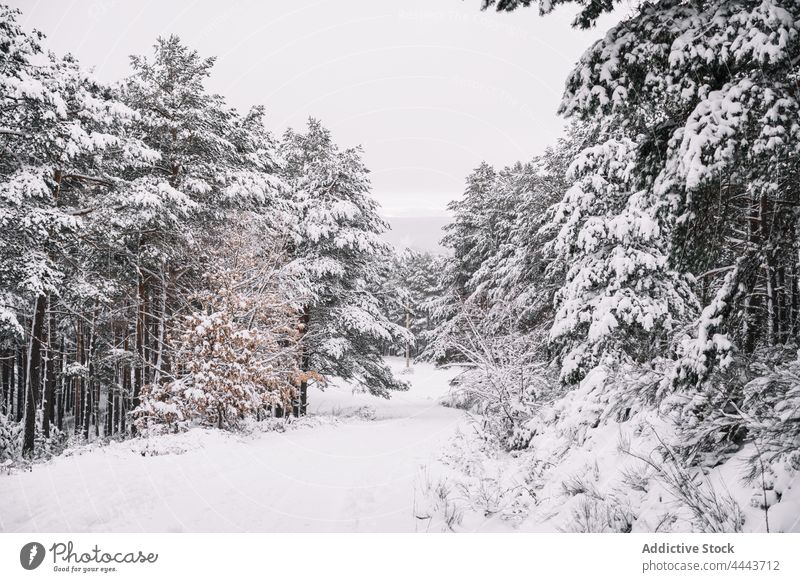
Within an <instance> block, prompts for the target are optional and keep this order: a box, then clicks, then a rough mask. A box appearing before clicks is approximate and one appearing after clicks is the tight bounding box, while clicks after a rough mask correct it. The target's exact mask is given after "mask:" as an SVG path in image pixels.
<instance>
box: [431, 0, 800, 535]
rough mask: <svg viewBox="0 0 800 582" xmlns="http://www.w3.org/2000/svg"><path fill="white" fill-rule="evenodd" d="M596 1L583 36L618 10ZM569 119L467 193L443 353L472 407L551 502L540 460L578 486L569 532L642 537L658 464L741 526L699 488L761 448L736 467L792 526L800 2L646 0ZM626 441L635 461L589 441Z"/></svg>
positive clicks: (582, 81) (444, 287)
mask: <svg viewBox="0 0 800 582" xmlns="http://www.w3.org/2000/svg"><path fill="white" fill-rule="evenodd" d="M566 1H567V0H563V1H558V2H545V1H542V2H533V1H531V2H528V1H516V0H513V1H499V2H495V1H493V0H487V1H485V2H484V8H494V9H497V10H499V11H509V12H512V11H514V10H516V9H517V8H519V9H524V8H526V7H529V6H533V7H538V9H539V11H540V12H542V13H543V14H545V13H548V12H550V11H551V10H553V9H554V7H555V6H556V5H557V4H562V3H564V2H566ZM578 4H579V5H580V6H579V7H578V8H579V14H578V17H577V19H576V21H575V25H576V26H579V27H588V26H592V25H594V24H595V22H596V20H597V18H598V16H599V15H600V14H603V13H604V12H607V11H610V10H613V9H614V5H615V3H613V2H606V1H597V2H595V1H594V0H591V1H588V2H578ZM514 16H515V15H508V17H509V18H513V17H514ZM560 113H561V114H562V115H564V116H565V117H566V118H567V119H568V120H569V123H570V125H569V131H568V134H567V136H566V137H565V138H563V139H561V140H559V141H558V143H555V144H553V145H552V147H551V148H550V149H548V150H547V152H546V153H544V154H543V155H541V156H538V157H536V158H534V159H533V160H531V161H529V162H526V163H518V164H515V165H511V166H509V167H506V168H503V169H496V168H493V167H491V166H490V165H488V164H482V165H481V166H479V167H477V168H476V169H475V171H474V172H473V173H472V174H471V175H470V176H469V177H468V179H467V186H466V190H465V192H464V195H463V197H462V198H461V199H459V200H457V201H454V202H453V203H452V204H451V206H450V209H451V212H452V214H453V216H454V220H453V222H452V224H450V225H449V226H448V227H447V229H448V233H447V234H446V237H445V239H444V240H443V243H444V244H445V245H446V246H448V247H449V248H450V249H451V250H452V256H451V257H450V258H448V259H447V260H446V262H445V265H444V266H443V268H442V269H441V271H442V272H443V276H442V277H440V279H439V283H438V289H439V292H438V296H437V297H435V298H433V299H432V300H430V301H428V303H427V307H428V310H429V313H430V316H431V317H432V319H433V320H434V321H435V322H436V325H435V329H434V331H433V332H432V333H429V334H427V340H426V346H425V353H424V355H425V356H427V357H429V358H432V359H434V360H436V361H439V362H444V363H447V362H450V363H460V364H462V365H464V366H466V367H467V369H468V372H466V373H465V374H464V375H463V376H462V378H461V379H460V381H459V394H458V395H457V396H455V397H454V404H456V405H459V406H464V407H466V408H469V409H471V410H472V411H474V412H477V413H479V414H480V417H479V418H480V419H481V420H480V422H479V423H477V424H476V427H477V430H479V431H480V432H481V433H482V434H483V435H484V437H485V439H486V440H487V441H492V442H494V443H495V444H496V446H497V448H498V449H500V450H506V451H509V450H517V451H519V450H524V451H526V455H527V454H528V452H530V455H531V459H532V460H530V463H531V465H530V466H529V467H528V473H526V475H524V476H522V477H520V480H521V481H522V482H524V483H526V485H524V486H523V487H528V486H529V487H530V490H531V491H534V493H533V494H532V495H534V496H541V495H542V493H541V491H538V490H537V487H536V486H534V484H532V483H533V482H534V481H536V479H534V478H532V477H530V475H531V474H537V475H539V476H540V479H539V482H540V483H541V484H542V487H545V488H546V487H549V486H550V485H544V483H546V482H547V481H548V479H549V481H551V482H552V481H557V482H559V483H561V482H562V481H563V483H564V486H563V491H561V492H559V494H558V496H557V497H558V499H560V500H561V501H560V502H559V505H556V504H554V505H550V506H548V507H550V509H551V510H552V514H556V513H558V512H559V511H562V506H563V507H570V508H571V509H574V510H575V512H576V514H575V515H573V516H572V518H571V522H570V525H569V527H577V526H575V524H577V523H582V524H583V527H584V528H585V529H586V530H591V531H600V530H604V531H605V530H613V531H630V528H631V527H633V524H634V523H635V522H636V517H635V515H634V514H635V513H636V511H635V510H631V512H630V514H629V515H621V513H620V511H621V510H620V509H619V508H620V507H621V506H624V505H625V504H623V503H622V501H621V500H622V499H624V500H625V503H628V501H629V500H630V499H633V497H635V495H632V494H631V491H632V487H633V488H634V489H635V488H636V487H638V488H639V491H645V488H643V487H644V486H642V485H641V483H639V485H636V486H635V487H634V486H633V485H631V484H630V483H629V481H630V475H628V476H627V477H626V476H625V475H623V473H624V471H625V470H627V468H625V466H626V465H627V461H626V458H628V459H630V458H632V456H637V455H638V457H642V458H641V459H638V457H637V459H638V460H639V461H642V463H643V464H642V463H640V466H639V468H641V467H644V471H645V472H646V473H647V472H649V473H648V474H649V475H650V476H651V477H652V476H653V475H655V477H657V478H659V479H660V480H661V481H662V482H666V483H668V484H669V486H668V487H667V489H669V490H670V493H671V494H674V495H677V496H678V497H680V498H681V499H682V501H683V502H685V503H684V505H685V506H686V507H689V506H692V507H694V509H695V518H693V519H694V520H695V521H694V522H693V526H692V527H696V528H698V529H703V530H704V531H722V530H725V531H728V530H736V529H739V528H741V527H742V524H741V523H740V522H739V520H738V517H733V516H735V515H738V513H736V512H735V511H734V510H733V508H734V505H730V506H726V507H725V508H723V509H720V507H721V506H720V505H716V509H713V510H712V508H711V506H712V505H715V504H716V503H717V502H716V501H714V502H713V503H712V501H710V500H712V499H717V500H718V499H719V498H720V497H721V496H720V497H716V498H715V497H714V495H715V494H714V493H713V491H711V490H710V489H709V488H705V489H703V490H702V491H701V490H700V489H698V488H697V487H699V486H697V485H696V483H699V482H703V478H702V475H703V473H704V472H708V471H709V470H710V469H711V468H714V467H718V466H721V465H723V464H724V463H726V462H727V461H728V460H730V459H732V458H733V457H734V456H735V455H737V454H739V453H741V452H743V451H744V452H745V453H746V457H747V462H746V463H745V465H744V470H742V469H741V467H739V468H737V469H736V470H735V471H734V473H735V474H738V475H740V476H742V475H743V476H744V478H745V481H746V482H748V483H753V482H754V481H755V482H757V483H758V487H759V491H758V495H757V497H758V499H756V500H754V501H753V502H752V503H753V504H754V507H759V508H761V509H762V510H763V511H764V514H765V516H766V517H767V526H766V529H767V530H769V519H768V510H769V508H770V507H771V506H773V505H775V504H776V503H777V502H778V500H780V499H781V496H782V495H783V494H784V493H787V492H788V488H790V487H791V485H790V484H789V483H790V482H791V479H790V476H791V475H795V474H796V472H797V470H798V469H800V360H799V359H798V354H799V353H800V352H799V351H798V349H799V348H800V344H799V343H798V340H800V240H799V239H798V208H799V207H800V3H799V2H797V1H796V0H708V1H706V0H702V1H692V2H686V1H684V0H658V1H653V2H644V3H640V4H638V5H637V6H636V7H635V8H631V13H630V14H629V15H627V16H624V17H623V18H622V19H621V22H620V23H619V24H618V25H616V26H614V27H613V28H612V29H611V30H609V31H608V32H607V33H606V34H605V35H604V36H603V37H602V38H601V39H600V40H598V41H597V42H596V43H595V44H594V45H592V46H591V47H590V48H589V49H588V50H587V51H586V52H585V53H584V55H583V56H582V58H581V59H580V61H579V62H578V63H577V65H576V66H575V68H574V70H573V71H572V72H571V74H570V75H569V76H568V78H567V80H566V87H565V91H564V95H563V99H562V101H561V105H560ZM609 427H613V431H612V432H609ZM626 430H630V431H632V432H631V434H632V435H633V437H631V438H632V440H631V438H629V437H627V436H626V437H624V438H623V437H622V436H621V435H623V434H624V432H625V431H626ZM614 431H617V432H616V433H614ZM609 434H615V435H616V436H615V437H614V438H620V439H623V440H625V442H624V443H621V444H620V450H624V452H625V453H627V457H626V456H625V455H622V456H621V457H614V458H613V460H612V461H610V460H609V458H600V457H598V456H594V455H596V454H598V453H595V452H590V451H591V449H592V448H593V447H596V448H598V447H600V444H599V443H598V440H597V439H598V437H599V435H604V436H603V437H602V438H608V435H609ZM601 440H602V439H601ZM555 443H559V444H558V446H556V445H555ZM637 447H639V448H642V447H644V448H645V450H644V452H642V451H639V452H637V451H636V449H637ZM487 454H489V453H487ZM468 455H472V456H475V455H476V453H475V451H474V450H473V451H471V452H470V453H468ZM570 455H572V457H574V458H575V459H577V458H578V456H580V455H583V457H581V459H582V460H581V461H580V463H578V462H577V461H576V462H574V463H571V462H570V460H569V458H572V457H570ZM489 456H490V457H493V456H494V453H491V454H489ZM534 457H535V458H534ZM519 458H522V457H519ZM525 458H528V457H525ZM648 462H649V465H648V464H647V463H648ZM464 464H465V465H467V468H466V469H465V470H464V473H465V475H467V477H466V479H467V480H469V479H472V474H473V473H474V472H475V464H474V463H472V464H470V463H469V462H468V461H466V460H464ZM522 464H523V463H522V462H521V461H517V465H522ZM546 464H550V466H551V467H552V470H550V471H549V473H548V471H545V470H543V469H542V467H543V466H545V465H546ZM559 465H563V471H577V472H578V474H571V475H568V474H566V473H563V472H562V473H559V472H558V471H559V469H558V467H559ZM697 468H700V469H702V471H701V472H700V473H692V471H693V470H695V469H697ZM637 470H638V469H637ZM592 474H594V475H595V477H594V482H591V483H589V485H586V484H585V483H583V479H584V477H583V475H592ZM545 475H549V477H548V476H545ZM692 475H694V477H692ZM698 475H700V477H697V476H698ZM626 478H628V481H626ZM575 481H581V484H580V486H577V485H575ZM586 481H587V482H590V481H593V480H592V478H589V477H586ZM646 481H647V479H644V482H646ZM615 482H616V483H618V484H619V490H614V489H613V487H614V486H615V485H614V483H615ZM638 482H639V481H637V483H638ZM517 485H518V484H517ZM479 486H480V484H477V483H476V484H475V487H476V490H477V488H478V487H479ZM495 486H496V487H498V488H499V485H495ZM604 487H605V488H606V489H607V490H606V491H601V489H602V488H604ZM703 487H705V484H704V485H703ZM464 489H466V487H464ZM517 490H518V489H517ZM545 490H546V489H545ZM537 491H538V492H537ZM565 491H569V492H571V494H570V495H566V497H567V498H570V499H573V498H580V499H581V501H580V504H579V505H577V504H576V505H571V503H572V501H570V502H569V503H567V502H565V501H563V499H564V498H565V494H564V492H565ZM477 497H478V494H477V493H476V498H477ZM762 497H763V499H762ZM537 499H538V498H537ZM698 499H702V500H704V501H708V504H707V505H703V503H700V502H698V501H697V500H698ZM538 502H539V501H538V500H534V501H531V504H532V505H536V504H537V503H538ZM640 502H641V499H639V498H637V501H636V502H635V503H634V505H635V504H636V503H640ZM476 503H477V501H476ZM514 503H516V501H514ZM632 503H633V502H632ZM511 505H513V503H512V504H511ZM513 506H514V507H516V506H515V505H513ZM786 507H789V508H790V505H789V504H787V505H786ZM486 511H487V512H488V513H493V512H496V511H497V509H496V508H494V509H491V508H490V509H487V510H486ZM786 511H790V509H787V510H786ZM509 513H510V514H514V512H513V511H511V510H509ZM514 515H516V514H514ZM703 515H711V516H712V517H707V518H704V517H702V516H703ZM725 515H727V517H725ZM587 516H588V517H587ZM647 518H648V519H653V520H654V516H653V515H652V513H651V514H650V515H648V516H647ZM450 519H452V515H450V516H449V517H448V520H450ZM703 520H706V521H703ZM715 520H716V521H715ZM448 523H449V521H448ZM665 523H669V521H668V520H667V521H666V522H665ZM787 523H788V522H787ZM657 525H658V523H657V521H655V520H654V521H653V522H652V523H650V524H648V525H646V526H642V525H641V524H640V526H639V527H643V528H644V529H648V530H652V529H654V528H656V527H657ZM662 526H663V523H662Z"/></svg>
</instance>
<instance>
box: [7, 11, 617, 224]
mask: <svg viewBox="0 0 800 582" xmlns="http://www.w3.org/2000/svg"><path fill="white" fill-rule="evenodd" d="M6 1H8V0H6ZM10 3H11V4H12V5H15V6H17V7H19V8H21V9H22V11H23V16H22V23H23V24H24V25H25V26H26V27H28V28H37V29H39V30H41V31H42V32H44V33H45V34H46V35H47V37H48V39H49V42H48V46H49V47H50V48H51V49H53V50H54V51H56V52H58V53H64V52H72V53H73V54H75V55H76V56H77V57H78V58H79V59H80V61H81V62H82V63H83V64H84V65H85V66H89V67H93V68H94V69H95V73H96V74H97V76H98V77H99V78H100V79H102V80H106V81H115V80H118V79H120V78H122V77H123V76H125V75H126V74H128V71H129V69H128V56H129V55H131V54H150V52H151V45H152V43H153V40H154V39H155V38H156V37H157V36H159V35H168V34H170V33H175V34H178V35H179V36H180V37H181V38H182V39H183V40H184V42H186V43H187V44H188V45H190V46H191V47H193V48H196V49H197V50H198V51H199V52H200V53H201V55H203V56H210V55H216V56H217V57H218V61H217V65H216V68H215V71H214V74H213V76H212V78H211V80H210V83H209V88H210V89H211V90H212V91H214V92H218V93H221V94H223V95H225V96H226V97H227V99H228V101H229V103H231V104H232V105H235V106H237V107H240V108H246V107H248V106H250V105H251V104H256V103H259V104H263V105H265V106H266V108H267V112H268V124H269V126H270V128H271V129H272V130H273V131H275V132H276V133H281V132H282V131H283V130H284V128H286V127H288V126H291V127H300V126H302V125H303V124H304V123H305V120H306V119H307V118H308V117H309V116H314V117H318V118H320V119H322V120H323V122H324V123H325V125H327V126H328V127H329V128H330V129H331V130H332V131H333V133H334V137H335V139H336V141H337V142H338V143H340V144H342V145H345V146H350V145H356V144H362V145H363V146H364V149H365V158H366V162H367V165H368V167H369V168H370V169H371V170H372V181H373V186H374V193H375V196H376V197H377V198H378V200H379V201H380V202H381V204H382V205H383V212H384V214H385V215H388V216H423V215H437V214H442V213H443V212H444V208H445V205H446V204H447V202H448V201H449V200H451V199H453V198H455V197H457V196H459V194H460V192H461V191H462V188H463V183H464V177H465V176H466V174H467V173H469V171H470V170H471V169H472V168H474V167H475V166H476V165H477V164H478V163H479V162H480V161H481V160H484V159H485V160H487V161H489V162H490V163H493V164H496V165H501V166H502V165H506V164H510V163H512V162H514V161H515V160H518V159H528V158H530V157H532V156H534V155H536V154H538V153H541V152H542V151H543V149H544V148H545V147H546V146H547V145H548V144H550V143H552V142H553V141H554V140H555V139H556V138H557V137H558V136H559V135H560V133H561V132H562V130H563V125H564V124H563V120H562V119H560V118H558V117H557V116H556V113H555V112H556V108H557V106H558V102H559V98H560V96H561V91H562V87H563V83H564V79H565V78H566V75H567V73H568V72H569V70H570V69H571V67H572V65H573V64H574V63H575V61H576V60H577V59H578V58H579V57H580V55H581V53H582V52H583V50H584V49H585V48H586V47H588V46H589V45H590V44H591V42H592V41H594V40H595V39H596V38H599V36H600V35H601V34H602V32H603V31H604V30H606V29H607V28H608V27H609V26H610V23H611V18H606V19H604V20H602V21H601V22H600V25H599V27H598V29H595V30H591V31H588V32H585V31H576V30H573V29H572V28H570V26H569V22H570V21H571V19H572V17H573V15H574V9H573V8H572V7H567V8H565V9H562V10H558V11H557V12H556V13H555V14H553V15H550V16H547V17H539V16H538V14H537V13H536V11H535V10H521V11H518V12H516V13H513V14H495V13H491V12H481V11H480V10H479V4H480V2H479V0H268V1H263V0H262V1H256V0H223V1H220V0H192V1H172V0H171V1H165V0H27V1H24V2H20V1H15V0H11V1H10Z"/></svg>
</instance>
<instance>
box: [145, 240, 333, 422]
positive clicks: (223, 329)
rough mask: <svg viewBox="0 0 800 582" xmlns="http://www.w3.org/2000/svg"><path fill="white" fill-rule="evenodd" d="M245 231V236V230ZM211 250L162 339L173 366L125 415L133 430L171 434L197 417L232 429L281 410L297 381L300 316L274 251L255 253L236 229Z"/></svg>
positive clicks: (301, 376)
mask: <svg viewBox="0 0 800 582" xmlns="http://www.w3.org/2000/svg"><path fill="white" fill-rule="evenodd" d="M249 234H251V235H252V233H249ZM230 236H231V239H230V241H229V243H228V244H227V245H224V246H223V247H222V248H221V249H219V250H218V251H217V252H216V253H215V255H214V259H215V264H214V268H213V270H210V271H209V273H208V274H207V279H208V284H207V288H206V289H205V290H203V291H199V292H197V293H195V294H194V295H193V296H192V297H191V303H190V306H189V308H190V309H191V310H192V311H191V312H190V313H189V314H188V315H184V316H182V317H180V318H179V319H178V321H177V322H176V327H175V329H174V330H173V331H172V333H171V337H170V343H171V344H172V345H173V349H174V356H173V358H174V361H175V363H174V371H173V372H172V374H171V377H169V378H167V379H166V380H165V381H163V382H160V383H151V384H149V385H147V386H145V387H144V389H143V391H142V394H141V403H140V405H139V407H138V408H137V409H136V410H135V411H134V412H133V415H134V418H135V419H136V421H135V422H136V425H137V427H138V428H139V429H140V430H143V429H145V428H147V427H148V426H151V425H153V424H155V425H160V426H161V427H163V430H167V431H177V430H181V429H184V428H186V427H188V426H190V425H191V424H192V423H195V422H199V423H200V424H203V425H208V426H216V427H218V428H229V429H230V428H236V427H237V426H239V425H240V424H241V421H243V420H244V419H245V418H246V417H248V416H258V415H263V416H266V415H267V414H269V413H270V411H271V410H272V409H273V408H274V407H281V408H283V409H288V408H290V407H291V406H292V403H293V401H294V400H295V398H296V396H297V389H298V386H299V385H300V382H301V381H302V380H303V379H304V378H310V377H314V378H317V379H318V380H320V381H322V378H321V377H319V376H318V375H316V374H314V373H313V372H306V373H303V372H301V371H300V370H299V368H298V365H299V362H300V351H299V345H300V344H299V339H300V318H299V314H298V311H297V309H296V308H295V307H294V305H293V303H292V302H291V301H290V300H289V299H287V297H291V295H287V293H289V292H290V285H289V283H288V282H287V281H286V280H285V277H286V275H285V272H284V271H283V270H282V267H281V260H280V257H279V256H277V255H276V256H273V257H272V258H269V257H267V258H266V259H265V257H263V256H260V257H259V260H256V258H257V257H258V254H259V253H261V252H262V251H261V250H260V248H259V246H258V245H257V244H256V242H255V241H254V239H253V238H252V237H250V236H248V233H247V230H246V229H243V230H242V231H241V232H240V233H239V234H235V233H230Z"/></svg>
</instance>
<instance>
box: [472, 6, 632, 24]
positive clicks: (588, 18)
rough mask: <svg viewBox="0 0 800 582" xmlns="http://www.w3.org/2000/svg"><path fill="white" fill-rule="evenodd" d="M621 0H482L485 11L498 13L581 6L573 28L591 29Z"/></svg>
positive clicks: (546, 10) (545, 12)
mask: <svg viewBox="0 0 800 582" xmlns="http://www.w3.org/2000/svg"><path fill="white" fill-rule="evenodd" d="M619 1H620V0H481V7H482V8H483V10H487V9H490V8H494V9H496V10H497V11H498V12H511V11H513V10H516V9H517V8H527V7H529V6H538V7H539V14H549V13H550V12H552V11H553V10H555V9H556V7H557V6H560V5H562V4H570V3H573V2H574V3H575V4H579V5H580V6H581V9H580V10H579V12H578V15H577V16H576V17H575V22H574V23H573V26H576V27H580V28H591V27H592V26H594V24H595V22H597V19H598V17H600V16H601V15H602V14H604V13H606V12H611V11H612V10H614V6H615V5H616V4H617V3H618V2H619Z"/></svg>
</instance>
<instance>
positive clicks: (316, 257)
mask: <svg viewBox="0 0 800 582" xmlns="http://www.w3.org/2000/svg"><path fill="white" fill-rule="evenodd" d="M19 16H20V14H19V12H18V11H16V10H13V9H10V8H8V7H4V6H3V7H0V151H2V154H1V155H0V229H1V231H2V236H0V389H1V390H2V399H0V457H19V455H20V454H22V455H24V456H25V457H33V456H37V455H48V454H50V453H51V452H57V451H58V450H60V448H61V447H63V445H64V443H65V442H67V440H68V436H69V435H70V434H74V435H78V438H79V439H80V438H82V439H83V440H89V439H92V438H96V437H111V436H121V437H124V436H129V435H133V434H136V433H137V432H140V431H145V430H153V429H158V430H162V431H163V430H166V431H174V430H179V429H181V427H186V426H190V425H191V424H193V423H196V422H200V423H203V424H207V425H212V426H218V427H220V428H233V427H236V426H237V425H238V424H239V423H241V421H243V420H244V419H247V418H249V417H256V418H263V417H265V416H283V415H286V414H288V413H293V414H294V415H301V414H304V413H305V409H306V406H307V388H308V384H309V382H315V381H316V382H324V381H325V378H326V377H330V376H336V377H341V378H345V379H347V380H351V381H352V382H353V383H354V384H356V385H360V386H362V387H363V388H365V389H368V390H370V391H372V392H373V393H375V394H380V395H384V396H385V395H387V394H388V391H390V390H394V389H403V388H405V385H404V384H403V383H402V382H400V381H398V380H396V379H395V378H393V377H392V374H391V372H390V371H389V368H388V367H387V366H386V364H385V363H384V362H383V360H382V358H381V353H382V352H381V348H380V346H381V345H384V344H386V343H402V342H405V341H410V336H409V334H408V332H407V331H406V330H405V329H404V328H403V327H402V326H400V325H396V324H394V323H393V322H392V321H390V320H389V319H388V317H387V316H386V315H385V306H386V305H387V299H386V297H381V296H380V295H379V294H377V293H376V291H377V290H378V289H379V286H380V282H381V281H382V280H383V278H382V276H381V274H380V272H381V270H385V269H386V268H387V266H388V265H389V264H390V263H391V258H392V250H391V249H390V248H389V246H388V245H387V244H386V243H385V242H383V241H382V239H381V236H380V235H381V233H382V232H383V231H384V230H385V229H386V228H387V225H386V224H385V222H384V221H383V220H382V219H381V218H380V217H379V216H378V214H377V203H376V202H375V201H374V200H373V199H372V198H371V196H370V183H369V178H368V170H367V168H366V167H365V166H364V164H363V161H362V159H361V151H360V150H359V149H358V148H340V147H339V146H338V145H337V144H336V143H335V142H334V140H333V138H332V136H331V134H330V132H329V131H328V130H327V129H325V127H324V126H323V125H322V124H321V123H320V122H319V121H316V120H313V119H312V120H310V121H309V123H308V126H307V127H306V128H304V129H303V131H299V132H298V131H293V130H288V131H286V132H285V134H284V135H282V136H280V137H279V138H276V137H275V136H273V135H272V134H271V133H270V132H269V131H268V130H267V128H266V125H265V115H264V109H263V108H262V107H260V106H259V107H253V108H252V109H250V110H248V111H246V112H240V111H237V110H235V109H234V108H232V107H230V106H228V105H227V103H226V101H225V99H224V97H222V96H220V95H215V94H211V93H209V92H208V91H207V89H206V87H205V83H206V80H207V79H208V77H209V75H210V74H211V73H212V69H213V65H214V59H213V58H203V57H201V56H200V55H198V54H197V52H196V51H194V50H191V49H190V48H188V47H186V46H185V45H183V44H182V43H181V41H180V39H178V38H177V37H174V36H172V37H168V38H159V39H158V40H157V41H156V43H155V45H154V47H153V51H152V53H151V54H150V55H147V56H134V57H131V60H130V65H131V69H130V75H129V76H128V77H127V78H125V79H123V80H121V81H120V82H119V83H116V84H114V85H106V84H103V83H101V82H99V81H98V80H97V79H95V78H94V77H93V75H92V74H91V72H89V71H87V70H86V69H84V68H82V67H81V65H80V64H79V63H78V62H77V61H76V59H75V58H74V57H72V56H70V55H66V56H57V55H55V54H53V53H52V52H50V51H48V50H47V49H46V47H45V39H44V37H43V35H41V34H40V33H38V32H26V31H25V30H24V29H23V28H22V27H21V26H20V24H19Z"/></svg>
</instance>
